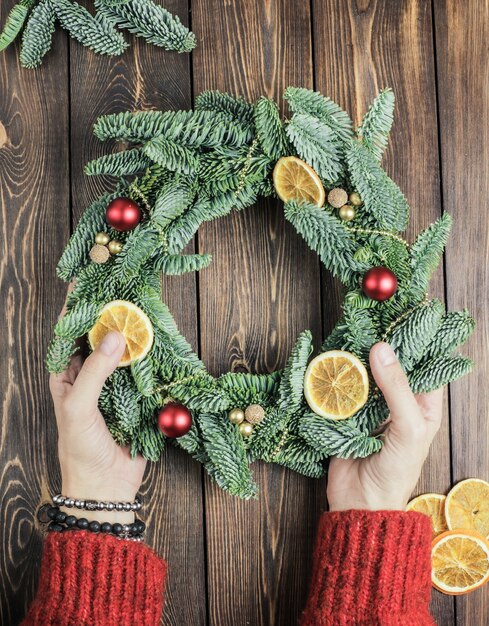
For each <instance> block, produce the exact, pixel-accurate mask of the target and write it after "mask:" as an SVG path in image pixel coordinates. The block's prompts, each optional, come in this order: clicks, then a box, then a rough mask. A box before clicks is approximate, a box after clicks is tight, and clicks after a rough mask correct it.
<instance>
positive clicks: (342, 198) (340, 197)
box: [328, 187, 348, 209]
mask: <svg viewBox="0 0 489 626" xmlns="http://www.w3.org/2000/svg"><path fill="white" fill-rule="evenodd" d="M347 202H348V194H347V193H346V191H345V190H344V189H341V188H340V187H335V188H334V189H331V191H330V192H329V193H328V203H329V204H330V205H331V206H332V207H334V208H335V209H341V207H342V206H343V205H344V204H346V203H347Z"/></svg>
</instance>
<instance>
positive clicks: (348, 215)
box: [338, 204, 356, 222]
mask: <svg viewBox="0 0 489 626" xmlns="http://www.w3.org/2000/svg"><path fill="white" fill-rule="evenodd" d="M338 215H339V216H340V218H341V219H342V220H343V221H344V222H351V220H352V219H354V218H355V215H356V211H355V209H354V208H353V207H352V206H351V205H349V204H344V205H343V206H342V207H341V209H340V210H339V212H338Z"/></svg>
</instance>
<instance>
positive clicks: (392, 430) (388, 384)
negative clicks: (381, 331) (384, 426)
mask: <svg viewBox="0 0 489 626" xmlns="http://www.w3.org/2000/svg"><path fill="white" fill-rule="evenodd" d="M370 367H371V370H372V374H373V376H374V379H375V382H376V383H377V385H378V387H379V389H380V390H381V391H382V393H383V394H384V398H385V400H386V402H387V406H388V407H389V411H390V418H391V424H390V426H389V435H390V436H393V437H394V438H395V439H396V440H397V443H399V444H411V443H412V442H413V441H414V440H416V438H417V436H418V435H419V431H420V427H422V426H423V422H424V420H423V416H422V415H421V411H420V409H419V406H418V403H417V402H416V398H415V396H414V394H413V392H412V391H411V389H410V387H409V381H408V379H407V376H406V374H405V373H404V370H403V369H402V366H401V364H400V363H399V360H398V358H397V356H396V354H395V352H394V350H393V349H392V348H391V346H390V345H389V344H388V343H383V342H381V343H377V344H375V346H373V348H372V349H371V350H370Z"/></svg>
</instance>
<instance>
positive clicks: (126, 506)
mask: <svg viewBox="0 0 489 626" xmlns="http://www.w3.org/2000/svg"><path fill="white" fill-rule="evenodd" d="M53 503H54V505H55V506H56V505H58V506H65V507H66V508H68V509H71V508H73V507H76V508H77V509H84V510H85V511H139V510H140V509H141V507H142V506H143V505H142V503H141V501H140V500H139V499H138V498H136V499H135V500H134V502H102V501H99V500H83V499H82V498H70V497H69V496H63V495H62V494H61V493H57V494H56V495H55V496H53Z"/></svg>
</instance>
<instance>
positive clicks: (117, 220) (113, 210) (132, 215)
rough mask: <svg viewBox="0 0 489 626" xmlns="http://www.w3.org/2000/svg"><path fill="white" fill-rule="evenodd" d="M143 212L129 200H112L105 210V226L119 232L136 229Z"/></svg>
mask: <svg viewBox="0 0 489 626" xmlns="http://www.w3.org/2000/svg"><path fill="white" fill-rule="evenodd" d="M142 217H143V212H142V211H141V209H140V208H139V206H138V205H137V204H136V203H135V202H134V200H131V198H114V200H112V202H110V203H109V205H108V206H107V209H106V210H105V219H106V220H107V224H108V225H109V226H111V227H112V228H114V229H115V230H118V231H120V232H125V231H126V230H132V229H133V228H136V226H137V225H138V224H139V222H140V221H141V219H142Z"/></svg>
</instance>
